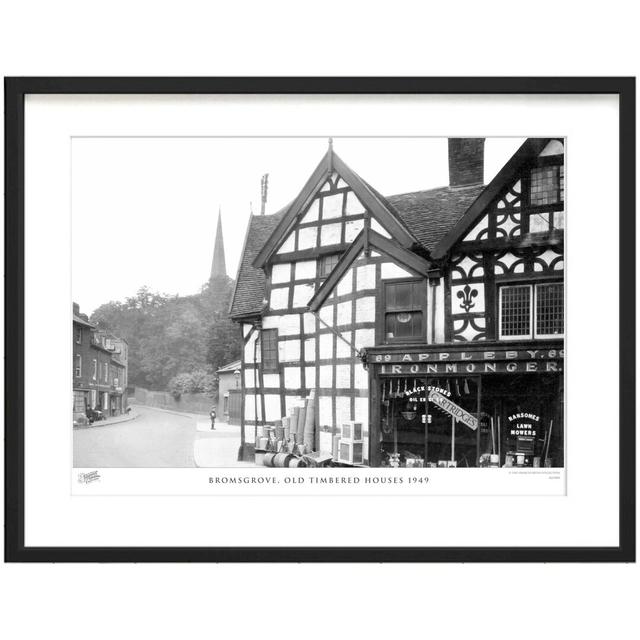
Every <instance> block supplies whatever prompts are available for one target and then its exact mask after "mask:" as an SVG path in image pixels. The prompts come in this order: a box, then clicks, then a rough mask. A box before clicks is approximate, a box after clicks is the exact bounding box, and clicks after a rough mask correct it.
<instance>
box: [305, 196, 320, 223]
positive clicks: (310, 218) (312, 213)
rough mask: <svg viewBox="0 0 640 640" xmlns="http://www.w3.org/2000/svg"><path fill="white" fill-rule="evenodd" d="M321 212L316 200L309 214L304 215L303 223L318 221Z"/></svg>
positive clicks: (308, 211)
mask: <svg viewBox="0 0 640 640" xmlns="http://www.w3.org/2000/svg"><path fill="white" fill-rule="evenodd" d="M319 211H320V204H319V202H318V199H317V198H316V199H315V200H314V201H313V202H312V203H311V206H310V207H309V209H308V210H307V213H305V214H304V217H303V218H302V220H301V222H315V221H316V220H317V219H318V213H319Z"/></svg>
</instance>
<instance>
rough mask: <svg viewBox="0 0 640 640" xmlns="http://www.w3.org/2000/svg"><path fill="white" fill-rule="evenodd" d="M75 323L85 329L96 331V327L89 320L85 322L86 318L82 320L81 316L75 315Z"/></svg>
mask: <svg viewBox="0 0 640 640" xmlns="http://www.w3.org/2000/svg"><path fill="white" fill-rule="evenodd" d="M73 321H74V322H75V323H76V324H81V325H83V326H85V327H89V328H91V329H95V325H94V324H91V323H90V322H89V321H88V320H85V319H84V318H81V317H80V316H78V315H76V314H75V313H74V314H73Z"/></svg>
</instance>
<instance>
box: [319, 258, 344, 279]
mask: <svg viewBox="0 0 640 640" xmlns="http://www.w3.org/2000/svg"><path fill="white" fill-rule="evenodd" d="M339 260H340V254H339V253H330V254H329V255H327V256H322V258H321V259H320V277H321V278H326V277H327V276H328V275H329V274H330V273H331V272H332V271H333V270H334V269H335V267H336V265H337V264H338V261H339Z"/></svg>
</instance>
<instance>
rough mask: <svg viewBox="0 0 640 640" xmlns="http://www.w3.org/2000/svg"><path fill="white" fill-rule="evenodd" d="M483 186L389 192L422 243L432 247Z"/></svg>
mask: <svg viewBox="0 0 640 640" xmlns="http://www.w3.org/2000/svg"><path fill="white" fill-rule="evenodd" d="M483 189H484V186H483V185H474V186H470V187H454V188H452V187H438V188H437V189H428V190H427V191H414V192H413V193H401V194H398V195H395V196H389V197H388V198H387V201H388V202H389V204H391V206H392V207H393V208H394V209H395V210H396V211H397V212H398V213H399V214H400V217H401V218H402V220H403V221H404V223H405V224H406V225H407V226H408V227H409V229H410V230H411V233H413V235H414V236H415V237H416V238H417V239H418V241H419V242H420V244H421V245H422V246H423V247H424V248H425V249H426V250H427V251H431V249H433V248H434V247H435V246H436V244H438V242H439V241H440V240H441V239H442V238H443V237H444V236H445V235H446V234H447V232H448V231H449V230H450V229H451V228H453V226H454V225H455V224H456V223H457V222H458V220H460V218H462V216H463V215H464V214H465V212H466V211H467V209H468V208H469V207H470V206H471V205H472V204H473V202H474V201H475V200H476V198H477V197H478V196H479V195H480V194H481V193H482V190H483Z"/></svg>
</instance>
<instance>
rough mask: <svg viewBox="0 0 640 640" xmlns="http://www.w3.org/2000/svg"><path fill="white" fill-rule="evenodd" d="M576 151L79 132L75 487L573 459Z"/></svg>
mask: <svg viewBox="0 0 640 640" xmlns="http://www.w3.org/2000/svg"><path fill="white" fill-rule="evenodd" d="M478 133H480V134H481V133H482V132H478ZM566 144H567V143H566V140H565V139H564V137H557V136H556V137H527V136H524V135H523V136H521V137H512V136H510V137H497V136H485V137H481V136H477V137H444V136H442V137H421V136H415V137H409V136H399V137H393V136H386V137H384V136H379V137H378V136H353V137H351V136H344V135H334V136H323V137H320V136H308V137H305V136H290V137H270V136H265V137H233V136H230V137H208V136H201V137H198V136H193V137H153V136H149V137H145V136H140V137H137V136H128V137H127V136H125V137H119V136H111V137H110V136H104V137H101V136H96V137H93V136H77V137H74V138H73V139H72V140H71V225H72V230H71V231H72V252H71V265H72V266H71V268H72V298H73V299H72V300H70V301H69V305H70V308H72V321H70V324H72V330H73V340H72V353H71V354H70V358H71V360H72V388H73V391H72V393H73V415H72V416H71V415H69V424H70V426H71V423H72V424H73V467H74V469H75V470H76V471H77V472H78V473H77V474H76V475H78V477H79V479H80V480H81V484H88V483H90V482H91V481H92V480H93V479H95V476H92V475H91V471H92V470H93V469H110V468H245V469H249V468H262V469H265V468H272V469H273V471H274V473H277V470H278V469H279V468H289V469H292V468H295V469H300V470H302V469H310V468H322V469H321V470H318V471H319V472H321V473H331V470H332V469H333V470H336V469H345V468H350V469H359V470H361V469H366V468H370V467H373V468H387V469H398V470H399V472H400V473H402V472H403V471H404V470H405V469H406V470H411V471H407V473H416V472H417V470H419V469H420V470H422V469H446V470H447V471H446V473H447V474H459V473H460V469H478V470H479V471H478V473H485V474H493V476H492V477H493V478H497V479H496V480H495V482H496V483H498V486H499V483H500V479H499V478H500V474H502V475H503V477H505V478H507V477H508V476H507V474H511V475H513V474H514V473H516V472H519V471H522V472H525V473H532V472H536V473H542V474H557V473H559V472H561V471H563V470H564V468H565V424H564V421H565V411H564V402H565V397H564V387H565V384H564V376H565V367H564V363H565V348H564V339H565V328H564V316H565V313H564V310H565V295H564V290H565V281H564V280H565V279H564V254H565V250H564V249H565V233H566V231H565V229H566V228H567V227H570V223H569V219H570V215H568V213H567V207H566V205H565V149H566ZM70 329H71V327H70ZM480 470H481V471H480ZM96 473H97V472H96ZM442 473H444V472H442ZM496 474H497V475H496ZM469 478H470V477H469ZM473 478H477V476H476V475H474V476H473ZM469 482H476V480H471V479H470V480H469ZM564 490H565V487H564V476H561V477H560V480H559V482H557V483H556V484H555V485H554V491H555V492H557V493H563V492H564Z"/></svg>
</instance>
